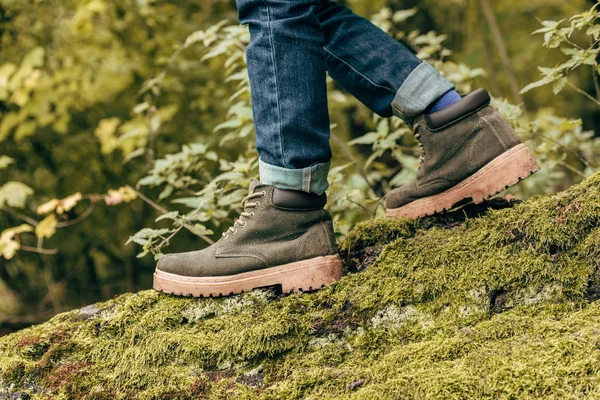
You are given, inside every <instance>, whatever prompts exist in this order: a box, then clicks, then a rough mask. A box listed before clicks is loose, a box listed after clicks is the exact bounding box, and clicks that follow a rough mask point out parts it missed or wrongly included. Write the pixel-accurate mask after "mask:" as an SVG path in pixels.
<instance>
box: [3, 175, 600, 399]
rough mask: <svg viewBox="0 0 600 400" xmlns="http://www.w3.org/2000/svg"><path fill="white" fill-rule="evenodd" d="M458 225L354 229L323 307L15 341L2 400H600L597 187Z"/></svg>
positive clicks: (90, 318)
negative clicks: (341, 271) (344, 270)
mask: <svg viewBox="0 0 600 400" xmlns="http://www.w3.org/2000/svg"><path fill="white" fill-rule="evenodd" d="M456 215H463V217H461V218H458V219H457V218H456V216H454V217H453V216H449V217H448V216H446V217H439V218H437V219H428V220H420V221H414V222H411V221H406V220H397V221H384V220H376V221H372V222H369V223H366V224H362V225H360V226H358V227H357V228H356V229H355V230H354V232H353V233H352V234H351V235H349V236H348V238H347V239H346V240H345V241H344V243H342V250H343V254H344V256H345V258H347V261H348V265H349V266H350V267H349V270H350V271H351V273H349V274H348V275H347V276H345V277H344V278H343V279H342V280H341V281H340V282H338V283H336V284H334V285H332V286H330V287H328V288H326V289H324V290H321V291H319V292H316V293H311V294H298V295H291V296H287V297H281V296H278V295H276V294H274V293H271V292H265V291H256V292H253V293H249V294H246V295H244V296H238V297H232V298H227V299H217V300H215V299H191V298H177V297H172V296H168V295H164V294H161V293H157V292H154V291H151V290H149V291H143V292H140V293H137V294H127V295H123V296H120V297H118V298H116V299H114V300H111V301H108V302H106V303H102V304H96V305H93V306H89V307H86V308H83V309H81V310H76V311H72V312H68V313H64V314H61V315H58V316H56V317H54V318H53V319H52V320H50V321H49V322H47V323H45V324H42V325H39V326H35V327H32V328H29V329H26V330H23V331H20V332H17V333H15V334H12V335H10V336H7V337H3V338H1V339H0V399H3V398H11V399H12V398H33V399H194V398H207V399H225V398H235V399H254V398H264V399H294V398H298V399H299V398H308V399H322V398H362V399H374V398H382V399H390V398H395V399H402V398H406V399H413V398H417V399H418V398H423V399H425V398H426V399H465V398H473V399H480V398H493V399H508V398H510V399H516V398H544V399H547V398H560V399H569V398H571V399H580V398H600V303H599V302H597V301H596V299H597V298H598V294H599V293H600V273H599V270H600V174H597V175H595V176H593V177H591V178H590V179H588V180H587V181H585V182H584V183H583V184H581V185H579V186H576V187H573V188H571V189H569V190H568V191H566V192H563V193H560V194H557V195H554V196H547V197H540V198H537V199H533V200H531V201H528V202H525V203H522V204H518V205H515V206H514V207H512V208H508V209H503V210H490V211H488V212H486V213H485V215H481V216H478V217H469V216H468V214H465V213H463V212H459V213H458V214H456ZM365 255H366V256H365ZM356 257H362V258H361V259H360V260H358V261H357V259H356ZM365 260H366V261H365ZM367 264H370V265H368V266H366V265H367ZM352 270H357V271H360V272H356V273H354V272H352ZM2 390H4V392H3V391H2ZM3 396H4V397H3Z"/></svg>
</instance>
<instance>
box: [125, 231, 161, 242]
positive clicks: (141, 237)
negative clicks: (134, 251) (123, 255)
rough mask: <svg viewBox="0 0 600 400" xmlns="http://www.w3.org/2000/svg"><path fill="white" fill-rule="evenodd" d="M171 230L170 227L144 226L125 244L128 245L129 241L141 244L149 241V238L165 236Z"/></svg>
mask: <svg viewBox="0 0 600 400" xmlns="http://www.w3.org/2000/svg"><path fill="white" fill-rule="evenodd" d="M169 232H171V230H170V229H167V228H165V229H150V228H144V229H142V230H141V231H139V232H137V233H136V234H135V235H133V236H130V237H129V240H128V241H127V243H125V245H128V244H129V243H132V242H134V243H137V244H141V245H143V244H142V243H147V242H148V241H149V240H151V239H154V238H157V237H160V236H163V235H165V234H167V233H169Z"/></svg>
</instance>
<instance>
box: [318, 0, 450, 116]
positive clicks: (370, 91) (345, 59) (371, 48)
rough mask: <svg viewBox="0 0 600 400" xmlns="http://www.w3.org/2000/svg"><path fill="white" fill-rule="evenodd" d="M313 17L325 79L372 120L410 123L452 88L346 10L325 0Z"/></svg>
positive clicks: (431, 70) (413, 57) (426, 65)
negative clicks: (369, 113)
mask: <svg viewBox="0 0 600 400" xmlns="http://www.w3.org/2000/svg"><path fill="white" fill-rule="evenodd" d="M315 13H316V15H317V17H318V18H319V21H320V23H321V28H322V30H323V35H324V37H325V44H324V51H325V57H326V61H327V70H328V71H329V74H330V75H331V77H332V78H333V79H335V80H336V81H337V82H339V83H340V84H341V85H342V86H343V87H344V88H346V90H348V91H349V92H350V93H351V94H352V95H354V96H355V97H356V98H357V99H358V100H360V101H361V102H362V103H364V104H365V105H366V106H367V107H369V108H370V109H371V110H373V111H374V112H376V113H377V114H379V115H381V116H384V117H390V116H392V111H394V112H395V114H396V115H398V116H399V117H401V118H403V119H412V118H413V117H415V116H417V115H419V114H422V113H423V112H424V111H425V110H426V109H427V108H428V107H429V106H430V105H431V104H432V103H434V102H435V101H436V100H437V99H439V98H440V97H442V96H443V95H444V94H445V93H447V92H448V91H450V90H452V89H453V88H454V85H453V84H452V83H451V82H449V81H447V80H446V79H444V78H443V77H442V76H441V75H440V74H439V72H437V71H436V70H435V68H433V67H432V66H431V65H430V64H429V63H425V62H422V61H421V60H419V59H418V58H417V57H416V56H415V55H414V54H413V53H412V52H411V51H410V50H409V49H407V48H406V47H405V46H403V45H402V44H401V43H399V42H398V41H397V40H395V39H394V38H392V37H391V36H390V35H388V34H387V33H385V32H383V31H382V30H381V29H379V28H378V27H376V26H375V25H373V24H372V23H371V22H370V21H368V20H366V19H365V18H362V17H359V16H357V15H355V14H354V13H353V12H352V11H351V10H350V9H349V8H347V7H345V6H342V5H339V4H337V3H335V2H333V1H328V0H326V1H321V5H320V6H319V7H318V8H317V9H316V11H315Z"/></svg>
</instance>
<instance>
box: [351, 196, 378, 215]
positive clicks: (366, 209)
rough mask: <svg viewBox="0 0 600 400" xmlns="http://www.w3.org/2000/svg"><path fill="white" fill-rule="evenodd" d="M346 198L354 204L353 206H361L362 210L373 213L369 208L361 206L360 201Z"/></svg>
mask: <svg viewBox="0 0 600 400" xmlns="http://www.w3.org/2000/svg"><path fill="white" fill-rule="evenodd" d="M346 200H348V201H349V202H350V203H352V204H354V205H355V206H358V207H360V208H362V209H363V210H365V211H366V212H368V213H369V214H371V213H373V211H372V210H369V209H368V208H367V207H365V206H363V205H362V204H360V203H358V202H356V201H354V200H350V199H346Z"/></svg>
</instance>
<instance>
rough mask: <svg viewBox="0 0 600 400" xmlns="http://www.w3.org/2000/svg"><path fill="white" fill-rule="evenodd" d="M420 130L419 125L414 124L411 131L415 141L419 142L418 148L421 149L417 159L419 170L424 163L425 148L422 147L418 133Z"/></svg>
mask: <svg viewBox="0 0 600 400" xmlns="http://www.w3.org/2000/svg"><path fill="white" fill-rule="evenodd" d="M420 129H421V125H420V124H419V123H416V124H415V126H413V129H412V131H413V134H414V135H415V139H417V141H418V142H419V147H421V156H420V157H419V168H421V165H422V164H423V162H424V161H425V148H424V147H423V143H422V142H421V134H420V133H419V130H420Z"/></svg>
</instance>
